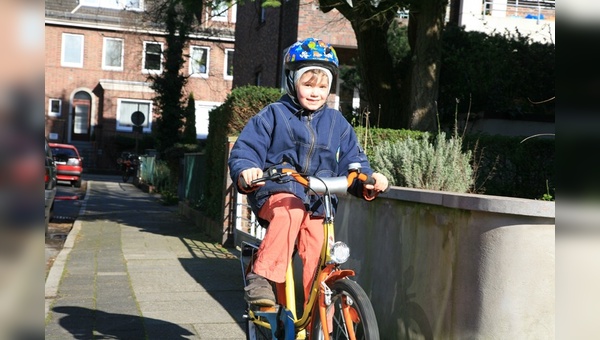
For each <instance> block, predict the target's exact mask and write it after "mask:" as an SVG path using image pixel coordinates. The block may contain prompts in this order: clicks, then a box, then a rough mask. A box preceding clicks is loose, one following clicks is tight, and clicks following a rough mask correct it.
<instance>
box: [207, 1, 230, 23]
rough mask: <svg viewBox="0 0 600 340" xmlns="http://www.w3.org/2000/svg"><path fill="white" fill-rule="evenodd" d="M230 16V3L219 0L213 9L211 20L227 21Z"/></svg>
mask: <svg viewBox="0 0 600 340" xmlns="http://www.w3.org/2000/svg"><path fill="white" fill-rule="evenodd" d="M228 16H229V4H228V3H227V2H224V1H223V2H217V7H216V8H213V9H211V11H210V20H213V21H225V22H226V21H227V19H228Z"/></svg>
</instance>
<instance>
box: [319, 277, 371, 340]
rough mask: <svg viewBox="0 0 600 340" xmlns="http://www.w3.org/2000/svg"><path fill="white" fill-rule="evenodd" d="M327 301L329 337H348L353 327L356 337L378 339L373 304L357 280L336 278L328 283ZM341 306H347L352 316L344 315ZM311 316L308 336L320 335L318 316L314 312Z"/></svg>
mask: <svg viewBox="0 0 600 340" xmlns="http://www.w3.org/2000/svg"><path fill="white" fill-rule="evenodd" d="M331 289H332V291H333V295H332V296H331V305H329V307H327V315H328V316H330V318H331V320H330V321H331V322H328V325H329V337H330V339H334V340H339V339H350V336H349V334H350V332H351V331H353V332H354V334H355V335H356V339H357V340H378V339H379V328H378V326H377V318H376V317H375V312H374V311H373V306H372V305H371V301H370V300H369V297H368V296H367V294H366V293H365V291H364V290H363V289H362V288H361V287H360V286H359V285H358V283H356V282H354V281H352V280H350V279H343V280H339V281H336V282H335V283H334V284H333V286H332V287H331ZM343 308H349V312H350V313H349V314H350V315H351V319H352V320H347V319H346V318H344V313H343ZM313 317H314V318H316V319H315V321H314V323H313V329H312V332H311V337H310V338H311V339H319V340H320V339H324V335H323V327H321V319H320V318H319V316H318V315H314V316H313Z"/></svg>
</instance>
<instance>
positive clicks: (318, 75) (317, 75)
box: [297, 69, 330, 84]
mask: <svg viewBox="0 0 600 340" xmlns="http://www.w3.org/2000/svg"><path fill="white" fill-rule="evenodd" d="M305 74H310V75H311V76H310V79H309V80H308V82H310V83H315V84H316V83H318V82H319V80H321V79H323V77H325V79H326V80H327V81H328V82H329V81H330V79H329V76H328V75H327V73H325V71H323V70H320V69H310V70H308V71H306V72H305V73H304V74H302V76H304V75H305ZM302 76H300V77H299V78H298V80H297V82H299V81H300V78H302Z"/></svg>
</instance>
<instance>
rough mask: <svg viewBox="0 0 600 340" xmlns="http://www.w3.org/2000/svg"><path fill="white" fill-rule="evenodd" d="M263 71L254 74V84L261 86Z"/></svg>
mask: <svg viewBox="0 0 600 340" xmlns="http://www.w3.org/2000/svg"><path fill="white" fill-rule="evenodd" d="M261 78H262V72H261V71H258V72H256V73H255V74H254V85H256V86H261V85H262V84H261V83H262V79H261Z"/></svg>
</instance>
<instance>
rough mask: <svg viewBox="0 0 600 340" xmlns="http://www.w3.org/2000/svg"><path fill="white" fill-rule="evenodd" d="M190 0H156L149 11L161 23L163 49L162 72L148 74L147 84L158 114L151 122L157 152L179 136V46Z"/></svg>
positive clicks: (190, 18)
mask: <svg viewBox="0 0 600 340" xmlns="http://www.w3.org/2000/svg"><path fill="white" fill-rule="evenodd" d="M193 5H194V3H193V2H192V1H189V0H166V1H163V2H156V3H155V6H154V7H153V8H152V10H151V11H149V13H151V18H153V19H152V20H155V22H160V23H163V24H164V28H165V31H166V33H167V35H166V38H165V39H166V49H165V50H164V52H163V55H164V62H163V69H164V70H163V72H162V73H160V74H156V75H150V76H149V79H150V80H151V81H152V84H151V88H152V89H153V90H154V91H155V92H156V96H155V97H154V102H155V104H156V107H157V109H158V115H159V117H158V118H157V120H156V124H155V130H154V133H155V138H156V148H157V151H158V153H159V154H160V155H162V156H164V154H163V153H164V151H165V150H166V149H167V148H169V147H170V146H172V145H174V144H175V143H178V142H180V140H181V135H180V134H181V128H182V126H183V120H182V119H183V118H184V108H183V105H182V99H181V98H182V94H183V89H184V87H185V85H186V83H187V77H186V76H184V75H183V74H182V73H181V72H180V70H181V68H182V67H183V64H184V62H185V60H184V58H183V49H184V47H185V46H186V44H187V41H188V39H189V34H190V32H191V31H192V29H193V23H194V18H195V14H194V13H195V8H194V7H193Z"/></svg>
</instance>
